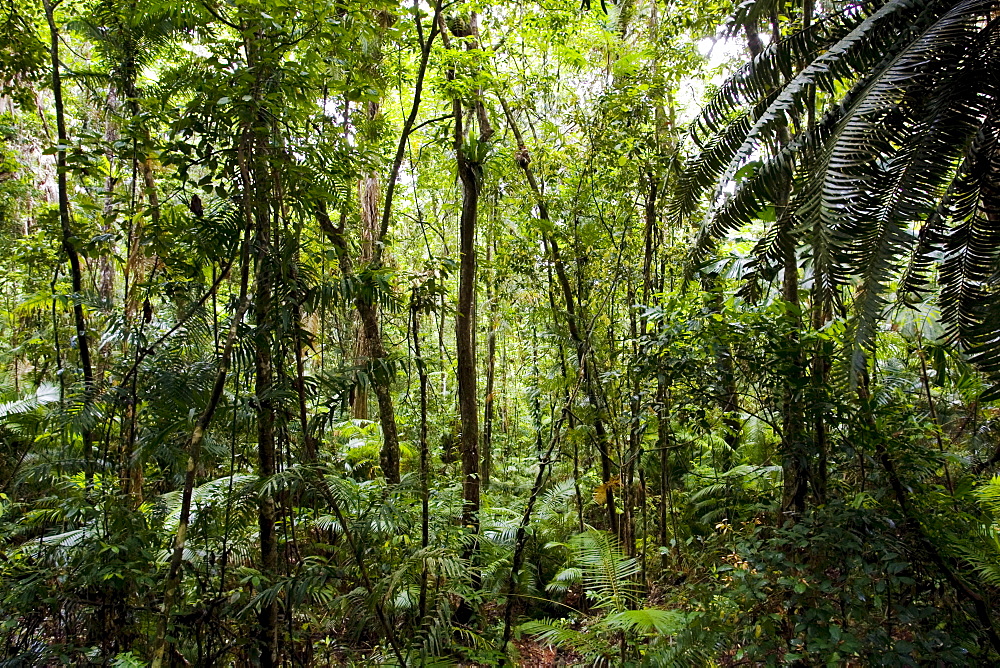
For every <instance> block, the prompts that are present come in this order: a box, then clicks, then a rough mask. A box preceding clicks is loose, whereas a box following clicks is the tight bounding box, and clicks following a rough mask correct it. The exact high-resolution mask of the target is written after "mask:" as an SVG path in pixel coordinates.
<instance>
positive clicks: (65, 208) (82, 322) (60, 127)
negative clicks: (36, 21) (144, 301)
mask: <svg viewBox="0 0 1000 668" xmlns="http://www.w3.org/2000/svg"><path fill="white" fill-rule="evenodd" d="M42 2H43V6H44V9H45V18H46V20H47V21H48V24H49V34H50V42H49V56H50V58H51V65H52V97H53V101H54V104H55V112H56V133H57V138H58V141H59V147H58V149H57V150H56V182H57V184H58V189H59V225H60V229H61V231H62V247H63V252H65V253H66V257H67V258H68V259H69V268H70V280H71V281H72V285H73V323H74V325H75V327H76V343H77V349H78V350H79V352H80V367H81V368H82V370H83V383H84V388H85V392H86V394H87V395H89V394H90V393H91V392H92V391H93V390H94V366H93V363H92V361H91V357H90V337H89V335H88V333H87V317H86V315H85V314H84V312H83V270H82V268H81V265H80V255H79V253H77V250H76V243H77V239H76V236H75V235H74V233H73V224H72V221H71V217H70V210H69V189H68V186H67V184H66V148H65V147H66V145H67V143H68V142H69V140H68V139H67V135H66V114H65V110H64V106H63V97H62V72H61V70H60V64H59V29H58V28H57V27H56V21H55V6H54V5H53V4H52V3H51V2H50V0H42ZM81 435H82V437H83V458H84V462H85V465H86V472H87V479H88V480H89V479H90V478H91V477H92V475H93V462H92V461H91V459H92V457H93V437H92V435H91V431H90V428H88V427H84V428H83V430H82V434H81Z"/></svg>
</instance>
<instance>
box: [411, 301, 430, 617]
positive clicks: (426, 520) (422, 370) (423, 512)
mask: <svg viewBox="0 0 1000 668" xmlns="http://www.w3.org/2000/svg"><path fill="white" fill-rule="evenodd" d="M411 317H412V319H413V356H414V363H415V364H416V365H417V377H418V379H419V382H420V547H421V548H422V549H427V546H428V545H429V544H430V496H431V495H430V450H429V448H428V443H427V366H426V363H425V360H424V358H423V356H422V355H421V354H420V304H419V302H418V301H417V297H416V295H414V297H413V305H412V308H411ZM418 610H419V612H420V619H421V620H423V618H424V615H425V614H426V613H427V565H426V563H425V564H424V565H423V566H422V567H421V569H420V603H419V606H418Z"/></svg>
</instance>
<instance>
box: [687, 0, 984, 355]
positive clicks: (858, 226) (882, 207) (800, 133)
mask: <svg viewBox="0 0 1000 668" xmlns="http://www.w3.org/2000/svg"><path fill="white" fill-rule="evenodd" d="M806 1H807V3H808V4H807V6H806V7H805V8H804V10H805V11H806V12H808V13H811V11H812V10H811V7H810V6H809V5H811V2H809V0H806ZM781 5H783V3H781V2H775V0H764V1H763V2H756V3H748V4H745V5H743V6H741V8H740V10H739V11H738V14H737V16H735V17H734V20H733V21H732V22H731V25H733V26H735V27H736V28H741V27H743V26H747V25H751V24H754V25H755V24H756V22H757V21H758V20H759V19H760V18H761V17H768V16H777V14H778V12H779V10H782V7H781ZM835 7H836V8H835V9H831V10H830V11H827V12H826V13H824V14H822V15H821V16H819V17H817V18H816V19H814V20H811V21H810V20H805V21H803V23H802V25H804V26H805V27H803V28H801V29H799V30H797V31H795V32H793V33H791V34H788V35H786V36H783V37H781V38H780V39H773V40H772V42H771V44H769V45H767V46H766V47H764V48H763V49H762V50H761V51H760V53H759V54H758V55H756V56H755V57H754V58H753V60H752V61H751V62H750V63H748V64H747V65H745V66H744V67H742V68H741V69H739V70H738V71H737V72H736V73H735V74H734V75H733V76H732V77H730V78H729V80H728V81H726V82H725V83H724V84H723V85H722V86H721V88H720V89H719V91H718V93H717V94H716V95H715V97H714V99H712V100H711V102H710V103H709V104H708V105H707V106H706V107H705V108H704V109H703V110H702V112H701V113H700V115H699V116H698V117H697V119H696V120H695V122H694V123H693V126H692V132H691V134H692V138H693V140H694V142H695V143H696V144H697V146H698V148H699V152H698V154H697V156H696V157H695V158H694V159H693V160H692V161H691V162H690V163H689V164H688V166H687V167H686V169H685V171H684V173H683V174H682V176H681V178H680V179H679V182H678V183H679V185H678V187H677V190H676V192H675V197H674V201H673V213H674V215H675V216H677V217H679V218H684V217H689V216H691V215H693V214H695V213H696V212H697V210H698V207H699V203H700V202H701V201H703V197H704V196H705V195H706V194H707V192H708V191H709V190H710V189H712V188H713V187H714V188H715V189H716V190H715V196H714V197H713V199H712V204H711V206H710V210H709V212H708V214H707V215H706V216H705V218H704V223H703V224H702V226H701V228H700V230H699V233H698V236H697V240H696V242H695V248H694V256H695V258H696V259H697V258H700V257H703V256H704V255H705V254H707V253H709V252H710V251H711V250H712V249H713V247H714V245H715V244H716V243H717V242H718V241H719V240H720V239H722V238H723V237H724V236H725V235H727V234H728V233H731V232H733V231H735V230H737V229H739V228H741V227H743V226H745V225H748V224H750V223H752V222H754V221H756V222H758V223H760V222H761V221H762V220H764V219H766V220H770V221H771V222H766V223H765V232H764V234H763V235H761V236H760V238H759V240H758V243H757V245H756V248H755V250H754V263H753V266H752V271H751V272H750V275H749V276H747V277H746V278H747V284H746V286H745V287H744V291H745V292H746V293H747V294H749V295H753V294H755V292H756V291H757V289H758V287H759V284H760V280H761V279H768V278H773V277H774V276H775V275H776V274H777V272H778V271H779V270H780V269H781V268H782V267H781V263H782V258H783V257H787V246H788V245H789V244H792V245H794V247H795V248H797V249H798V250H799V251H800V252H801V253H802V255H801V257H803V258H805V262H807V263H811V266H812V271H813V275H814V277H815V282H814V294H815V298H814V303H827V304H830V303H837V302H840V301H843V300H844V297H845V295H848V294H849V295H850V297H851V299H850V301H851V303H852V309H851V312H852V314H853V316H852V319H851V329H850V331H851V332H852V334H853V338H852V341H853V356H854V361H855V368H859V367H860V366H861V365H863V364H864V360H865V358H866V356H865V350H866V349H867V348H870V347H871V346H872V345H873V340H874V331H875V326H876V325H877V323H878V321H879V320H880V318H881V317H882V316H883V314H884V312H885V311H886V309H887V307H888V306H889V295H890V294H891V288H892V287H893V286H894V285H895V286H897V287H898V291H897V292H898V294H899V295H901V296H907V297H911V298H912V297H913V296H917V295H920V294H921V293H926V292H927V291H929V290H930V289H931V287H932V286H933V284H934V283H935V282H936V283H937V285H938V286H939V293H938V300H939V304H940V307H941V311H942V316H943V319H944V321H945V322H946V323H947V325H948V326H949V328H950V331H951V333H952V335H953V336H955V337H956V338H957V340H958V341H959V342H960V343H961V344H963V345H965V346H967V347H969V348H971V349H972V351H973V359H974V360H975V361H977V362H978V363H979V364H980V367H981V368H983V369H984V370H986V371H988V372H993V373H996V372H1000V327H998V326H997V325H998V324H1000V301H998V300H997V295H998V292H997V276H998V275H997V271H998V269H1000V218H998V215H1000V150H998V148H1000V146H998V139H1000V18H998V17H997V14H996V13H997V10H998V9H1000V4H998V3H997V2H994V1H992V0H888V1H887V2H875V3H870V4H869V3H865V4H859V3H837V4H836V5H835ZM808 13H807V16H808ZM776 37H777V35H776ZM790 130H791V133H790V132H789V131H790ZM782 137H784V138H785V139H786V140H785V141H782ZM789 137H790V139H789ZM758 159H759V162H758V161H757V160H758ZM750 164H752V165H754V166H753V167H751V168H750V169H744V174H746V173H747V172H750V171H752V174H750V175H749V176H748V177H747V178H745V179H743V180H742V181H740V182H739V184H738V185H736V186H735V190H734V191H733V192H731V193H730V194H726V192H725V191H726V189H727V187H731V185H729V184H732V183H733V181H734V177H735V176H736V174H737V172H738V171H739V170H741V169H743V168H744V167H746V166H747V165H750ZM741 176H742V175H741ZM785 201H787V205H784V206H783V205H782V204H783V203H784V202H785ZM771 207H774V208H773V209H772V208H771ZM772 211H773V215H771V213H770V212H772ZM765 212H767V213H765ZM935 269H936V273H935V271H934V270H935Z"/></svg>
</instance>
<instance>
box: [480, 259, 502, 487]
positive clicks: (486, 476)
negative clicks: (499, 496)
mask: <svg viewBox="0 0 1000 668" xmlns="http://www.w3.org/2000/svg"><path fill="white" fill-rule="evenodd" d="M491 252H492V246H487V249H486V263H487V264H489V262H490V259H491ZM494 280H495V274H494ZM494 280H490V281H487V283H486V302H487V304H488V305H489V323H488V327H489V330H488V333H487V335H486V399H485V400H484V401H483V453H482V454H483V487H484V488H487V489H488V488H489V486H490V472H491V471H490V470H491V469H492V467H493V415H494V412H495V411H494V398H495V397H494V396H493V393H494V391H495V390H494V385H495V377H496V355H497V324H498V318H499V301H498V298H497V295H496V294H495V293H494V292H493V283H494Z"/></svg>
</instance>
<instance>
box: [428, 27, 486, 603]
mask: <svg viewBox="0 0 1000 668" xmlns="http://www.w3.org/2000/svg"><path fill="white" fill-rule="evenodd" d="M439 20H443V19H440V18H439ZM469 31H470V36H471V40H470V41H469V42H467V48H468V49H469V50H475V49H478V48H479V44H478V28H477V26H476V15H475V14H472V16H471V19H470V22H469ZM442 39H443V40H444V42H445V46H446V47H449V48H450V40H449V39H448V36H447V33H446V32H445V30H442ZM447 77H448V79H449V80H453V79H454V78H455V72H454V70H449V71H448V72H447ZM476 95H477V97H476V99H474V100H473V101H472V102H471V103H470V106H471V109H472V110H473V111H474V112H475V118H476V121H477V125H478V130H479V136H478V140H477V142H476V143H475V144H472V143H470V142H467V136H466V131H465V127H464V108H463V104H462V101H461V100H459V99H455V100H454V101H453V103H452V115H453V117H454V126H455V127H454V130H455V134H454V143H453V146H454V150H455V160H456V163H457V166H458V178H459V180H460V181H461V182H462V213H461V216H460V219H459V270H458V306H457V309H456V313H455V348H456V358H457V371H458V373H457V376H458V378H457V380H458V412H459V417H460V419H461V424H462V435H461V438H460V440H459V451H460V455H461V459H462V525H463V526H464V527H465V528H466V530H467V531H469V532H470V533H471V534H473V535H474V536H475V535H478V533H479V503H480V491H481V482H482V481H481V480H480V471H479V409H478V397H477V394H478V387H477V380H476V347H475V346H476V342H475V327H476V323H475V302H476V224H477V222H478V218H479V198H480V195H481V194H482V189H483V165H482V162H481V159H482V152H481V148H482V146H484V145H486V144H487V143H488V142H489V140H490V138H491V137H492V135H493V127H492V126H491V125H490V122H489V118H488V117H487V114H486V107H485V106H484V105H483V103H482V100H481V99H480V96H481V95H482V91H476ZM467 545H468V547H467V548H466V550H465V552H466V555H465V556H466V557H472V556H473V555H474V554H475V553H476V552H477V551H478V544H477V541H476V540H475V539H474V540H470V541H469V542H468V543H467ZM472 580H473V586H474V587H475V588H477V589H478V588H479V582H480V581H479V574H478V571H477V570H476V569H475V568H474V569H473V577H472ZM463 616H465V615H463Z"/></svg>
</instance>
